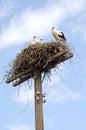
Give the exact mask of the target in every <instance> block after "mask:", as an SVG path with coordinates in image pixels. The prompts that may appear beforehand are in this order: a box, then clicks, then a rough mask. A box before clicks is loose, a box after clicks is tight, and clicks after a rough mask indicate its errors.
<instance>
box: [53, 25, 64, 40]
mask: <svg viewBox="0 0 86 130" xmlns="http://www.w3.org/2000/svg"><path fill="white" fill-rule="evenodd" d="M52 35H53V37H54V38H55V39H56V41H59V42H60V41H62V42H65V41H66V38H65V36H64V33H63V32H61V31H60V30H56V29H55V27H52Z"/></svg>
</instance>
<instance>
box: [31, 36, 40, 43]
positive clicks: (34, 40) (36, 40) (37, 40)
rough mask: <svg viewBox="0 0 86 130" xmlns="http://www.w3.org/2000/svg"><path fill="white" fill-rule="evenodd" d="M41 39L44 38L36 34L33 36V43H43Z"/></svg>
mask: <svg viewBox="0 0 86 130" xmlns="http://www.w3.org/2000/svg"><path fill="white" fill-rule="evenodd" d="M41 40H42V39H38V38H37V37H36V36H33V41H32V44H33V45H34V44H41V43H42V42H41Z"/></svg>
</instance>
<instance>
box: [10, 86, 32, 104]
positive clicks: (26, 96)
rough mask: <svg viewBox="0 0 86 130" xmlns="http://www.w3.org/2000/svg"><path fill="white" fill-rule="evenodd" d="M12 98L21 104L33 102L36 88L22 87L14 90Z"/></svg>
mask: <svg viewBox="0 0 86 130" xmlns="http://www.w3.org/2000/svg"><path fill="white" fill-rule="evenodd" d="M11 98H12V100H13V101H14V102H15V103H17V104H20V105H26V104H28V103H33V101H34V90H33V89H30V88H28V86H27V87H25V86H24V87H21V88H20V90H19V93H18V91H16V92H14V93H13V94H12V96H11Z"/></svg>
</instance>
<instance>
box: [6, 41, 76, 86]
mask: <svg viewBox="0 0 86 130" xmlns="http://www.w3.org/2000/svg"><path fill="white" fill-rule="evenodd" d="M72 56H73V54H72V53H71V50H70V49H69V47H68V46H67V45H65V44H62V43H59V42H48V43H44V44H35V45H29V46H28V47H27V48H25V49H24V50H22V51H21V53H19V54H18V55H17V56H16V59H15V60H14V61H13V64H12V66H11V69H10V71H9V73H8V75H7V80H6V82H7V83H9V82H12V81H14V80H16V81H15V82H14V84H13V85H14V86H16V85H18V84H20V83H22V82H24V81H26V80H28V79H30V78H33V76H34V72H35V70H37V69H39V70H40V71H41V73H42V72H45V73H47V72H49V71H50V70H51V69H52V68H54V67H56V66H57V65H58V64H60V63H61V62H63V61H65V60H67V59H69V58H71V57H72Z"/></svg>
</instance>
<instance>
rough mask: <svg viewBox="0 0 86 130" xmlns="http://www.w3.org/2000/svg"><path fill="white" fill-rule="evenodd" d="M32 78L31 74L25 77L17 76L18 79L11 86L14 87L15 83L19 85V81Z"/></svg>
mask: <svg viewBox="0 0 86 130" xmlns="http://www.w3.org/2000/svg"><path fill="white" fill-rule="evenodd" d="M30 78H32V74H30V75H28V76H25V77H23V78H22V77H21V78H19V80H16V81H15V82H14V83H13V86H14V87H16V86H17V85H20V84H21V83H23V82H25V81H26V80H28V79H30Z"/></svg>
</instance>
